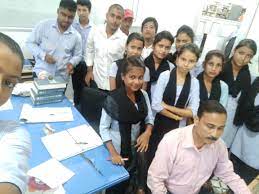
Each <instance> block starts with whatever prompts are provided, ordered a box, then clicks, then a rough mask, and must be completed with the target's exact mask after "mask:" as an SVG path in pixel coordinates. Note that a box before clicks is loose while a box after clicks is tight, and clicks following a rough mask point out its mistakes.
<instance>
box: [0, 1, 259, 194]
mask: <svg viewBox="0 0 259 194" xmlns="http://www.w3.org/2000/svg"><path fill="white" fill-rule="evenodd" d="M90 5H91V4H90ZM71 6H73V9H70V8H71ZM75 6H76V4H75V2H74V1H72V0H61V2H60V7H59V9H58V19H57V21H56V20H49V21H45V22H42V23H40V24H39V25H37V26H36V28H35V29H34V30H33V32H32V34H31V35H30V37H29V38H28V40H27V45H28V47H29V48H30V49H31V51H32V53H33V55H34V56H35V60H36V64H35V68H34V72H35V73H36V76H38V77H41V76H43V77H44V76H45V75H46V74H53V75H57V74H58V73H60V75H64V76H66V77H67V76H68V75H69V74H73V80H75V81H83V82H85V84H86V85H88V86H90V82H91V80H92V81H95V82H96V84H97V87H98V90H100V91H103V92H105V93H106V94H107V97H106V99H105V100H104V102H103V108H102V113H101V119H100V126H99V131H100V135H101V137H102V139H103V142H104V143H105V145H106V147H107V149H108V151H109V153H110V155H111V162H112V163H113V164H116V165H124V166H125V168H126V169H127V170H128V171H129V174H130V179H129V180H127V181H124V182H122V183H120V184H118V185H115V186H114V187H112V188H109V189H107V190H106V193H110V194H115V193H118V194H122V193H135V192H136V193H138V194H141V193H149V192H152V193H155V194H157V193H158V194H160V193H175V194H177V193H197V192H198V191H199V190H200V188H201V186H202V185H203V184H204V183H205V182H206V180H208V179H209V178H210V176H211V175H212V173H214V175H216V176H218V177H219V178H221V179H222V180H223V181H224V182H225V183H227V184H228V185H229V186H230V187H231V189H232V190H233V191H235V192H236V193H240V194H241V193H242V194H244V193H249V191H248V189H247V187H246V185H245V183H244V182H242V180H241V179H240V178H239V177H238V176H237V175H235V174H234V172H233V167H232V163H231V162H230V161H229V159H228V152H227V149H226V147H227V148H229V149H230V151H231V153H232V154H231V159H232V161H233V163H234V168H235V171H236V172H237V173H238V174H239V175H240V176H241V178H243V179H245V181H246V183H249V182H250V181H251V180H252V179H253V178H254V177H255V176H256V175H257V174H258V169H259V160H258V159H259V152H258V151H257V150H256V149H255V148H257V147H258V142H259V141H258V131H259V129H258V122H259V118H258V115H259V110H258V108H259V96H258V88H259V80H258V77H256V78H255V77H253V76H251V73H250V71H249V67H248V64H249V63H250V61H251V59H252V58H253V56H254V55H255V54H256V52H257V46H256V43H255V42H254V41H253V40H251V39H244V40H241V41H240V42H239V43H238V44H237V46H235V48H234V50H233V56H232V57H231V58H230V59H225V57H224V55H223V54H222V52H221V51H219V50H211V51H209V52H208V53H207V54H206V56H205V59H204V61H203V62H202V64H200V66H198V65H197V63H198V60H199V57H200V50H199V48H198V46H197V45H195V44H194V43H193V42H194V32H193V30H192V29H191V28H190V27H188V26H186V25H183V26H182V27H180V28H179V29H178V31H177V33H176V36H175V38H174V37H173V35H172V34H171V33H170V32H169V31H161V32H158V33H157V30H158V22H157V21H156V19H155V18H153V17H148V18H146V19H145V20H144V21H143V23H142V26H141V32H142V34H140V33H137V32H133V33H130V34H129V35H128V36H126V35H125V34H123V33H122V32H121V31H120V29H119V27H120V24H121V21H122V19H123V18H122V17H123V14H124V11H123V10H122V7H121V6H120V5H118V4H114V5H112V6H110V7H109V10H108V12H107V14H106V23H105V24H104V25H102V26H101V27H100V28H95V29H94V30H93V29H91V28H90V27H89V20H88V19H87V20H86V21H87V22H86V23H87V24H86V25H85V26H84V27H83V26H82V24H81V23H73V26H74V27H72V26H70V25H71V24H72V22H73V18H74V16H75V15H74V14H75V13H74V12H75ZM84 7H87V9H88V15H89V13H90V10H91V6H90V9H89V1H88V0H87V1H84V0H80V1H78V4H77V11H78V10H79V8H80V10H81V11H78V12H79V14H78V15H79V22H80V21H81V22H82V20H84V19H85V18H84V17H83V16H85V15H84V14H83V11H82V10H83V8H84ZM71 10H72V11H71ZM80 13H81V16H82V17H80ZM76 26H77V27H78V29H77V31H79V32H80V30H81V31H82V34H81V38H80V35H79V34H78V33H77V32H76V31H75V29H76ZM74 28H75V29H74ZM89 31H90V32H89ZM86 34H87V36H88V34H89V37H88V38H87V36H86V37H85V35H86ZM83 36H84V38H85V39H83ZM3 37H4V38H3V39H7V38H6V37H5V36H3ZM82 39H83V41H82ZM8 40H9V39H8ZM3 42H4V41H3ZM124 42H126V44H125V45H124V44H123V43H124ZM174 43H175V47H176V51H175V52H174V53H171V47H172V45H173V44H174ZM1 44H2V43H1ZM4 44H6V43H5V42H4ZM12 44H14V43H12ZM82 44H83V45H82ZM0 46H1V45H0ZM9 47H10V49H11V50H12V51H13V50H14V49H13V48H12V46H9ZM82 47H83V49H82ZM84 47H85V49H84ZM123 47H124V48H123ZM10 49H9V50H10ZM7 50H8V49H7ZM20 55H21V54H20V53H19V55H18V56H20ZM82 55H86V59H85V60H83V57H82ZM0 60H1V59H0ZM80 61H81V62H80ZM85 62H86V64H85ZM8 63H11V62H10V61H9V62H8ZM12 63H14V62H12ZM77 64H80V65H81V66H80V67H82V68H83V70H79V72H80V73H81V75H80V77H77V76H78V75H79V74H75V72H74V71H76V68H78V66H77ZM5 65H6V64H5ZM86 65H87V72H85V71H86V70H85V69H86ZM0 70H1V69H0ZM81 71H83V72H85V74H86V75H85V74H84V73H83V74H82V72H81ZM0 73H2V72H0ZM82 77H83V78H82ZM2 78H3V76H1V79H2ZM1 83H2V82H1ZM3 84H6V83H2V85H3ZM83 85H84V84H82V83H80V84H78V86H79V89H80V91H81V89H82V87H83ZM2 87H3V86H2ZM8 87H9V86H8ZM9 88H10V90H11V89H12V87H11V86H10V87H9ZM77 92H78V91H77ZM79 93H80V92H79ZM1 95H2V94H1ZM9 95H10V94H9ZM5 97H6V96H5ZM77 101H78V99H77ZM223 131H224V132H223ZM221 135H222V139H223V141H224V143H225V144H226V146H225V144H224V143H223V141H222V140H221V139H219V138H220V136H221ZM0 141H1V139H0ZM191 148H192V149H191ZM0 150H1V149H0ZM1 166H2V165H0V168H2V167H1ZM0 170H1V169H0ZM248 170H249V173H247V172H248ZM243 172H245V174H243ZM0 180H1V179H0ZM7 182H8V181H7ZM15 184H16V183H15ZM147 185H148V187H147ZM18 186H19V185H18ZM0 188H1V187H0Z"/></svg>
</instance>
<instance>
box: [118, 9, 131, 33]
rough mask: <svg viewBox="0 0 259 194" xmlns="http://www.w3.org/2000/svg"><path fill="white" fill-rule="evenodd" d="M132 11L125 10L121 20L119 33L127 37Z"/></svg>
mask: <svg viewBox="0 0 259 194" xmlns="http://www.w3.org/2000/svg"><path fill="white" fill-rule="evenodd" d="M133 15H134V14H133V11H132V10H130V9H125V10H124V19H123V20H122V23H121V28H120V29H121V31H122V32H123V33H125V34H126V35H127V36H128V35H129V29H130V27H131V26H132V23H133V19H134V17H133Z"/></svg>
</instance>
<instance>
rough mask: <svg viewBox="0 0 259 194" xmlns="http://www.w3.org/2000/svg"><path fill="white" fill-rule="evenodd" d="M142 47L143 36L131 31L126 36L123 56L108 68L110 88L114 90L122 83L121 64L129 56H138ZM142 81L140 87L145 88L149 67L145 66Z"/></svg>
mask: <svg viewBox="0 0 259 194" xmlns="http://www.w3.org/2000/svg"><path fill="white" fill-rule="evenodd" d="M143 48H144V38H143V36H142V35H141V34H140V33H137V32H133V33H131V34H130V35H129V36H128V39H127V42H126V47H125V53H124V57H123V58H122V59H119V60H117V61H115V62H114V63H112V66H111V68H110V70H109V81H110V89H111V90H115V89H116V88H119V87H120V86H121V85H122V83H123V82H122V79H121V71H122V65H123V64H124V63H125V59H126V58H128V57H131V56H135V57H140V56H141V53H142V50H143ZM143 79H144V83H143V86H142V89H144V90H146V89H147V83H148V82H149V80H150V77H149V69H148V68H147V67H146V70H145V74H144V78H143Z"/></svg>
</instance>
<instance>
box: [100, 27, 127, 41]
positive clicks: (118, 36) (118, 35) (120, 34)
mask: <svg viewBox="0 0 259 194" xmlns="http://www.w3.org/2000/svg"><path fill="white" fill-rule="evenodd" d="M106 25H107V24H106V23H105V24H104V25H103V26H102V28H101V30H102V33H103V35H105V37H107V33H106ZM124 35H125V34H124V33H123V32H122V31H121V30H120V28H118V29H117V30H116V32H114V33H113V34H112V35H111V36H110V37H109V39H110V38H111V39H117V38H121V37H122V36H124ZM125 36H126V35H125Z"/></svg>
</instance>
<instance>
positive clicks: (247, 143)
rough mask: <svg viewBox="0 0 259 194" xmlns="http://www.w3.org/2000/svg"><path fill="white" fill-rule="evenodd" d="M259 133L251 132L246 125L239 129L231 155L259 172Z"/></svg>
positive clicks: (258, 100) (258, 95)
mask: <svg viewBox="0 0 259 194" xmlns="http://www.w3.org/2000/svg"><path fill="white" fill-rule="evenodd" d="M254 105H255V106H258V105H259V94H257V95H256V97H255V102H254ZM258 148H259V133H258V132H253V131H251V130H249V129H248V128H247V127H246V125H245V124H243V125H242V126H241V127H239V128H238V131H237V134H236V136H235V138H234V141H233V144H232V146H231V153H233V154H234V155H235V156H237V157H238V158H239V159H240V160H242V161H243V162H244V163H246V164H247V165H249V166H251V167H253V168H255V169H257V170H259V149H258Z"/></svg>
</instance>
